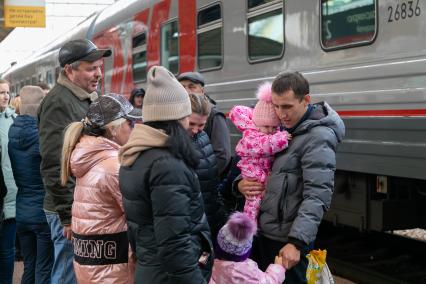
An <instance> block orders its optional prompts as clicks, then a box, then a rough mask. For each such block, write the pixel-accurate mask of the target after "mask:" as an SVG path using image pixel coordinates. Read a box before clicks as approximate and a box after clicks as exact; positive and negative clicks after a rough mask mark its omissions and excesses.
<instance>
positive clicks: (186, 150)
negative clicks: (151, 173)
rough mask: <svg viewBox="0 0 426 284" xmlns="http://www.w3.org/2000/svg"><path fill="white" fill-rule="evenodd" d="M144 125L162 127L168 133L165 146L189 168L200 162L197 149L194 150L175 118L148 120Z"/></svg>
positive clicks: (186, 134) (189, 139)
mask: <svg viewBox="0 0 426 284" xmlns="http://www.w3.org/2000/svg"><path fill="white" fill-rule="evenodd" d="M145 124H146V125H148V126H150V127H152V128H156V129H162V130H164V131H165V132H166V134H167V135H169V138H168V140H167V142H166V143H167V147H168V149H169V151H170V152H171V153H172V154H173V156H175V157H176V158H178V159H180V160H183V161H184V162H185V164H186V165H187V166H189V167H191V168H196V167H197V166H198V164H199V162H200V159H199V156H198V154H197V151H196V150H195V148H194V146H193V144H192V141H191V138H190V137H189V135H188V133H187V132H186V130H185V129H184V128H183V126H182V125H181V124H180V123H179V121H177V120H170V121H149V122H145Z"/></svg>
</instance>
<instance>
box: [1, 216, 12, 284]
mask: <svg viewBox="0 0 426 284" xmlns="http://www.w3.org/2000/svg"><path fill="white" fill-rule="evenodd" d="M15 236H16V222H15V219H14V218H13V219H7V220H4V221H3V224H2V227H1V229H0V284H12V279H13V268H14V264H15Z"/></svg>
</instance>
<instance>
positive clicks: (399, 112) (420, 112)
mask: <svg viewBox="0 0 426 284" xmlns="http://www.w3.org/2000/svg"><path fill="white" fill-rule="evenodd" d="M337 113H338V114H339V115H340V116H342V117H348V116H359V117H360V116H373V117H374V116H426V109H388V110H386V109H385V110H338V111H337ZM225 116H226V117H229V112H227V113H225Z"/></svg>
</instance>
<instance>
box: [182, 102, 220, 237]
mask: <svg viewBox="0 0 426 284" xmlns="http://www.w3.org/2000/svg"><path fill="white" fill-rule="evenodd" d="M189 98H190V100H191V108H192V114H191V115H190V117H189V128H188V133H189V135H190V136H191V137H192V142H193V145H194V146H195V149H196V150H197V152H198V157H199V159H200V163H199V164H198V166H197V167H196V168H195V172H196V173H197V176H198V180H199V181H200V188H201V194H202V195H203V201H204V210H205V212H206V215H207V220H208V222H209V225H210V230H211V232H212V239H213V240H216V236H217V233H218V232H219V230H220V228H221V227H222V226H223V225H224V224H225V222H226V219H227V218H226V215H225V212H224V206H223V201H222V198H221V196H220V194H219V190H218V186H219V182H220V179H219V171H218V167H217V160H216V155H215V154H214V151H213V146H212V144H211V143H210V139H209V136H208V135H207V133H206V132H204V131H203V129H204V127H205V125H206V121H207V118H208V117H209V114H210V110H211V104H210V103H209V101H208V99H207V97H206V96H203V95H198V94H190V95H189Z"/></svg>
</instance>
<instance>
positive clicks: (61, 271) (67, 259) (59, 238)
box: [45, 211, 77, 284]
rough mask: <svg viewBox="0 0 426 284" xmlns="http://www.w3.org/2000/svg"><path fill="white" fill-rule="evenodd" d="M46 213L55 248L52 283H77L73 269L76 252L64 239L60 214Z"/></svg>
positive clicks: (68, 241) (70, 243) (69, 242)
mask: <svg viewBox="0 0 426 284" xmlns="http://www.w3.org/2000/svg"><path fill="white" fill-rule="evenodd" d="M45 213H46V219H47V223H48V224H49V226H50V233H51V234H52V241H53V245H54V247H55V260H54V263H53V267H52V283H54V284H74V283H77V281H76V279H75V273H74V267H73V258H74V251H73V247H72V242H71V241H70V240H68V239H67V238H65V237H64V234H63V232H64V227H63V226H62V225H61V221H60V220H59V216H58V214H56V213H54V212H48V211H45Z"/></svg>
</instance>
